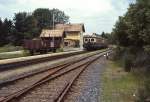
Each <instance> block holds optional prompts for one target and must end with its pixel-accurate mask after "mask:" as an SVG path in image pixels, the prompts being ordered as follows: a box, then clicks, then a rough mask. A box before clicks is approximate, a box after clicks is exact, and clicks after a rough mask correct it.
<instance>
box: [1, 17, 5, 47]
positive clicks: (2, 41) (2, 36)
mask: <svg viewBox="0 0 150 102" xmlns="http://www.w3.org/2000/svg"><path fill="white" fill-rule="evenodd" d="M2 26H3V22H2V20H1V19H0V46H2V45H3V43H4V35H3V33H2Z"/></svg>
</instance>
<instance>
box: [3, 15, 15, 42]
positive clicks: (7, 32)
mask: <svg viewBox="0 0 150 102" xmlns="http://www.w3.org/2000/svg"><path fill="white" fill-rule="evenodd" d="M12 27H13V24H12V21H11V20H8V19H7V18H6V19H5V20H4V22H3V34H4V36H5V39H4V40H5V44H8V43H10V41H11V37H12V36H13V35H12Z"/></svg>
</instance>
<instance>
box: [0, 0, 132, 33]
mask: <svg viewBox="0 0 150 102" xmlns="http://www.w3.org/2000/svg"><path fill="white" fill-rule="evenodd" d="M132 2H133V0H0V17H1V18H2V19H4V18H6V17H7V18H9V19H13V16H14V13H17V12H23V11H26V12H33V11H34V10H35V9H36V8H49V9H53V8H58V9H60V10H62V11H64V12H65V13H66V14H67V15H68V16H70V22H71V23H84V25H85V30H86V32H87V33H98V34H101V33H102V32H103V31H104V32H108V33H109V32H111V31H112V28H113V27H114V25H115V22H116V21H117V20H118V17H119V16H122V15H123V14H125V12H126V11H127V8H128V7H129V4H130V3H132Z"/></svg>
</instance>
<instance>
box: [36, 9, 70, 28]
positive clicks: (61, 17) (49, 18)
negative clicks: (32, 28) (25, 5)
mask: <svg viewBox="0 0 150 102" xmlns="http://www.w3.org/2000/svg"><path fill="white" fill-rule="evenodd" d="M33 15H34V17H35V18H36V19H37V21H38V27H39V28H40V29H43V28H53V22H54V25H55V24H57V23H67V22H68V21H69V16H67V15H66V14H65V13H64V12H63V11H60V10H59V9H52V10H49V9H45V8H38V9H36V10H35V11H34V12H33ZM53 17H54V18H53Z"/></svg>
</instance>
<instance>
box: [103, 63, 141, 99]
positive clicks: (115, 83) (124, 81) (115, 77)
mask: <svg viewBox="0 0 150 102" xmlns="http://www.w3.org/2000/svg"><path fill="white" fill-rule="evenodd" d="M141 82H142V81H141V78H140V76H137V75H135V74H133V73H127V72H124V70H123V68H121V67H120V64H118V63H116V62H112V61H108V62H107V67H106V70H105V72H104V73H103V76H102V94H101V98H100V99H101V102H134V101H135V100H136V94H137V92H138V88H139V87H140V86H141V84H142V83H141Z"/></svg>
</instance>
